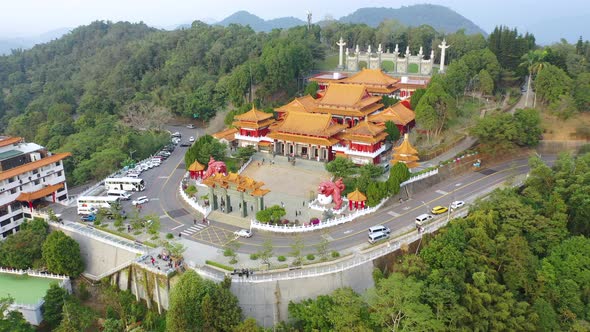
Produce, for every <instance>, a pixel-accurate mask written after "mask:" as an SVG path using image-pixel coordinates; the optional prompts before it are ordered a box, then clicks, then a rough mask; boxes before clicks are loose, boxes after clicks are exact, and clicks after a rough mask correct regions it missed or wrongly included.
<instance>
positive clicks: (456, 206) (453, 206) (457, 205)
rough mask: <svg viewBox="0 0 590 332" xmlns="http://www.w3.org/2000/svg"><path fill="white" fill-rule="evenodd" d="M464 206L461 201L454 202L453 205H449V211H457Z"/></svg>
mask: <svg viewBox="0 0 590 332" xmlns="http://www.w3.org/2000/svg"><path fill="white" fill-rule="evenodd" d="M464 205H465V202H463V201H454V202H453V203H451V210H455V209H458V208H460V207H463V206H464Z"/></svg>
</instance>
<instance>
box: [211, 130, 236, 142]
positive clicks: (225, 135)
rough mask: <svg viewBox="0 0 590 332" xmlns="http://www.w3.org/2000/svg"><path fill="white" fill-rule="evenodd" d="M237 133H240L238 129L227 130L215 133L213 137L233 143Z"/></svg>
mask: <svg viewBox="0 0 590 332" xmlns="http://www.w3.org/2000/svg"><path fill="white" fill-rule="evenodd" d="M237 132H238V130H237V129H236V128H227V129H224V130H223V131H220V132H218V133H215V134H213V135H211V136H213V137H215V138H217V139H225V140H227V141H230V142H231V141H233V140H234V139H235V137H234V135H235V133H237Z"/></svg>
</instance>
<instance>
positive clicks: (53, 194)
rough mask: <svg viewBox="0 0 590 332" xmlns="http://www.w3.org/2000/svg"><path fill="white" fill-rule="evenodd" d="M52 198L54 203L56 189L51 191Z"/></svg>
mask: <svg viewBox="0 0 590 332" xmlns="http://www.w3.org/2000/svg"><path fill="white" fill-rule="evenodd" d="M51 196H52V197H51V198H53V203H55V191H54V192H52V193H51Z"/></svg>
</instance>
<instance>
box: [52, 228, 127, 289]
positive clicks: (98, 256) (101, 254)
mask: <svg viewBox="0 0 590 332" xmlns="http://www.w3.org/2000/svg"><path fill="white" fill-rule="evenodd" d="M53 230H56V229H52V231H53ZM59 230H61V231H63V232H64V233H65V234H66V235H68V236H69V237H71V238H73V239H74V240H76V242H78V244H80V253H81V255H82V259H83V260H84V263H85V264H86V269H85V270H84V274H85V275H87V276H89V277H92V276H98V275H100V274H102V273H105V272H107V271H110V270H112V269H114V268H116V267H118V266H121V265H124V264H125V263H127V262H130V261H132V260H134V259H135V258H136V257H137V254H136V253H134V252H131V251H129V250H126V249H123V248H120V247H117V246H113V245H111V244H109V243H105V242H102V241H99V240H95V239H93V238H89V237H87V236H85V235H83V234H80V233H77V232H72V231H68V230H65V229H59Z"/></svg>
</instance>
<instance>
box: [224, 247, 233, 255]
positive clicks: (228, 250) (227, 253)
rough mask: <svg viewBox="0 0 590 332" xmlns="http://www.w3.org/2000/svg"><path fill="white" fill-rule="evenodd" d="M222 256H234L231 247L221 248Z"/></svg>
mask: <svg viewBox="0 0 590 332" xmlns="http://www.w3.org/2000/svg"><path fill="white" fill-rule="evenodd" d="M223 256H225V257H231V256H234V251H233V249H231V248H226V249H224V250H223Z"/></svg>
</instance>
